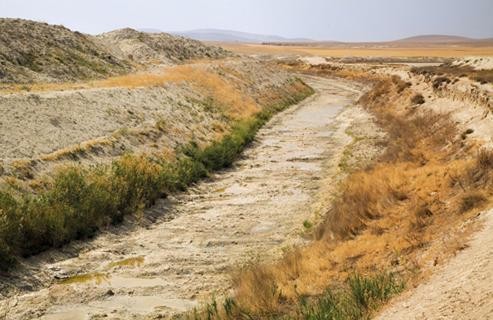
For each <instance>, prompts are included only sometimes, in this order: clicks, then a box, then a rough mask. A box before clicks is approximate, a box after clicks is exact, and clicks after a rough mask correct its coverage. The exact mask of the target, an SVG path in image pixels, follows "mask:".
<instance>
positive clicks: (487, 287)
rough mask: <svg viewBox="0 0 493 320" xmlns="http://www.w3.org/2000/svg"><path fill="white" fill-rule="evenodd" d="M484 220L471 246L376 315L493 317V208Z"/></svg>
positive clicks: (395, 316)
mask: <svg viewBox="0 0 493 320" xmlns="http://www.w3.org/2000/svg"><path fill="white" fill-rule="evenodd" d="M481 220H483V222H484V224H485V225H484V228H483V229H482V230H481V231H480V232H478V233H477V234H476V235H475V236H474V239H473V240H472V241H471V242H470V243H469V247H468V248H466V249H465V250H463V251H461V252H460V253H459V254H458V255H457V256H456V257H454V258H453V259H452V260H451V261H450V262H449V263H447V264H446V265H444V266H443V267H442V268H441V269H440V270H438V271H436V272H435V274H434V275H433V276H432V277H431V279H429V281H427V282H426V283H424V284H422V285H420V286H419V287H417V288H416V289H415V290H413V291H411V292H410V293H408V294H406V295H404V296H403V297H401V298H399V299H398V300H397V301H396V303H395V304H394V305H392V306H391V307H389V308H388V309H387V310H385V311H384V312H383V313H382V314H381V315H380V316H379V317H377V319H382V320H383V319H395V320H400V319H457V320H463V319H464V320H465V319H471V320H473V319H493V290H492V289H491V282H490V281H489V280H491V279H493V247H492V246H491V244H492V243H493V211H491V210H490V211H488V212H486V213H484V214H483V215H482V216H481Z"/></svg>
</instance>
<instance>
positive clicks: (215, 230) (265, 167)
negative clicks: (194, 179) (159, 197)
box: [0, 78, 362, 319]
mask: <svg viewBox="0 0 493 320" xmlns="http://www.w3.org/2000/svg"><path fill="white" fill-rule="evenodd" d="M309 81H310V84H311V85H312V86H313V87H314V88H315V89H316V90H317V91H318V93H317V94H316V95H315V96H314V97H312V98H310V99H308V100H307V101H305V102H303V103H302V104H300V105H299V106H297V107H293V108H291V109H289V110H287V111H286V112H284V113H282V114H280V115H278V116H276V117H275V118H274V119H273V120H272V121H271V122H270V123H269V124H268V125H267V126H266V127H265V128H264V129H262V130H261V131H260V132H259V135H258V139H257V141H256V142H255V143H254V145H253V146H252V148H250V149H248V150H247V151H246V152H245V154H244V157H243V159H242V160H240V161H239V162H238V163H237V164H236V166H235V167H234V168H233V169H231V170H229V171H225V172H222V173H219V174H217V175H216V176H215V177H213V179H211V180H210V181H207V182H204V183H201V184H199V185H198V186H196V187H195V188H194V189H193V190H191V191H189V192H188V193H187V194H183V195H180V196H178V197H177V198H173V199H168V200H166V201H163V202H161V203H159V204H158V205H157V206H156V207H154V208H152V209H151V210H149V211H150V212H148V216H150V217H154V218H155V219H157V222H156V223H151V224H146V227H137V226H135V223H129V222H127V223H126V224H125V225H124V226H123V227H121V228H118V229H117V230H115V231H113V232H108V233H106V234H103V235H101V236H99V237H98V238H97V239H95V240H94V241H92V242H91V243H89V244H74V245H71V246H70V247H68V248H64V249H63V250H58V251H52V252H48V253H45V254H43V255H40V256H38V257H35V258H32V259H31V260H29V261H26V262H25V267H26V268H25V269H24V270H23V271H20V272H18V274H14V275H13V277H12V278H11V280H10V281H11V282H12V283H11V285H13V286H14V287H15V288H16V289H15V290H17V293H14V295H13V296H11V297H10V298H7V299H4V300H2V301H1V302H0V314H2V311H3V313H5V314H6V319H38V318H41V319H98V318H102V317H104V318H105V319H130V318H131V319H148V318H154V317H156V316H159V315H164V316H166V315H170V314H173V313H177V312H183V311H185V310H188V309H190V308H192V307H194V306H197V305H198V304H199V303H200V302H203V301H204V300H205V301H207V300H208V299H210V297H211V294H212V293H217V294H219V295H220V294H221V293H224V292H226V291H227V290H228V288H229V286H230V284H229V274H230V272H231V271H232V270H233V269H234V268H235V267H236V266H238V265H239V264H241V263H243V262H247V261H251V260H252V259H254V258H256V257H260V258H261V259H272V258H275V257H278V256H279V255H280V254H281V253H282V250H283V248H286V247H288V246H291V245H296V244H300V243H302V242H303V238H302V237H300V233H301V232H302V224H303V221H304V220H305V219H309V218H311V216H312V214H313V211H312V209H313V200H314V199H315V198H316V196H317V191H319V190H320V188H321V184H322V183H321V181H322V179H326V178H327V176H328V175H329V174H330V173H331V172H334V166H336V165H337V163H338V161H334V158H337V157H340V156H341V153H342V151H343V149H344V147H345V145H346V144H348V143H350V142H351V141H352V139H351V138H349V137H348V136H345V135H344V134H341V132H344V130H345V128H346V127H347V126H348V122H350V121H352V120H351V119H353V117H351V115H350V114H348V112H349V113H350V112H353V113H354V115H356V118H357V117H358V116H359V118H362V116H361V115H362V111H361V110H360V109H358V108H346V109H345V111H344V112H343V113H341V111H342V110H343V107H344V106H346V105H350V104H351V103H352V101H354V100H355V99H356V98H357V96H358V95H359V94H360V92H359V91H358V90H357V89H356V88H353V87H351V86H350V85H348V84H347V83H345V82H341V81H336V80H327V79H323V80H322V79H314V78H311V79H309ZM338 115H344V116H343V117H338ZM325 182H326V180H325ZM46 285H47V286H46ZM15 290H14V291H15ZM11 293H12V291H11Z"/></svg>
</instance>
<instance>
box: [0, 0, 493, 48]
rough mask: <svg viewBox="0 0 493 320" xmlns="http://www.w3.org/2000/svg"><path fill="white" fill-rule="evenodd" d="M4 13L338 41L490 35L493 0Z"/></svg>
mask: <svg viewBox="0 0 493 320" xmlns="http://www.w3.org/2000/svg"><path fill="white" fill-rule="evenodd" d="M0 17H11V18H24V19H31V20H37V21H44V22H48V23H51V24H62V25H64V26H66V27H68V28H70V29H72V30H77V31H80V32H85V33H90V34H97V33H102V32H106V31H111V30H114V29H118V28H123V27H131V28H153V29H159V30H162V31H186V30H193V29H204V28H206V29H210V28H215V29H228V30H237V31H244V32H252V33H260V34H271V35H279V36H285V37H292V38H295V37H296V38H297V37H303V38H310V39H314V40H337V41H383V40H395V39H399V38H403V37H408V36H414V35H421V34H447V35H460V36H468V37H473V38H490V37H493V0H405V1H404V0H161V1H158V0H0ZM0 32H1V30H0Z"/></svg>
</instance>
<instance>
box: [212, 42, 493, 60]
mask: <svg viewBox="0 0 493 320" xmlns="http://www.w3.org/2000/svg"><path fill="white" fill-rule="evenodd" d="M220 45H221V46H222V47H223V48H224V49H226V50H230V51H233V52H236V53H244V54H293V55H305V56H306V55H308V56H322V57H401V58H405V57H437V58H439V57H441V58H452V57H464V56H491V55H493V47H472V46H470V47H469V46H458V47H454V46H443V47H425V46H423V47H416V48H405V47H403V48H371V47H370V48H368V47H366V48H356V47H353V48H351V47H343V48H338V47H312V46H274V45H261V44H236V43H235V44H231V43H220Z"/></svg>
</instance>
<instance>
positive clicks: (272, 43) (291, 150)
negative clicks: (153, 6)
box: [0, 18, 493, 320]
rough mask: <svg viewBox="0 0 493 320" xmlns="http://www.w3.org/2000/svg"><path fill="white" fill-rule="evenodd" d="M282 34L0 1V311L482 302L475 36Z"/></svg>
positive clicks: (483, 225)
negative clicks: (166, 24)
mask: <svg viewBox="0 0 493 320" xmlns="http://www.w3.org/2000/svg"><path fill="white" fill-rule="evenodd" d="M187 35H190V36H192V35H195V36H197V35H199V36H200V37H205V36H206V35H209V36H211V35H212V36H214V37H219V36H221V37H223V38H224V39H226V40H228V39H229V38H227V37H232V38H234V39H250V41H246V40H244V41H242V42H241V41H238V40H231V39H229V40H228V41H226V40H223V41H218V40H214V39H215V38H214V37H213V38H212V40H210V39H209V40H207V39H205V41H199V40H193V39H191V38H187ZM235 37H236V38H235ZM242 37H243V38H242ZM246 37H252V38H246ZM251 39H253V40H251ZM255 39H257V40H256V41H254V40H255ZM258 39H267V40H266V41H260V40H258ZM276 39H278V40H276ZM279 39H280V40H279ZM283 39H284V38H282V37H275V36H263V35H258V34H248V33H242V32H234V31H223V30H219V31H218V30H215V29H212V30H209V29H206V30H195V31H193V32H192V31H190V32H188V33H180V34H179V33H164V32H161V31H159V30H154V29H142V30H140V29H139V30H137V29H132V28H123V29H117V30H113V31H108V32H104V33H98V34H86V33H81V32H78V31H74V30H72V29H70V28H67V27H64V26H63V25H57V24H49V23H44V22H37V21H32V20H26V19H12V18H0V114H1V116H0V320H3V319H5V320H10V319H16V320H17V319H19V320H21V319H22V320H23V319H44V320H60V319H62V320H63V319H84V320H86V319H91V320H96V319H194V320H195V319H207V320H211V319H214V320H223V319H224V320H228V319H231V320H232V319H306V320H318V319H331V320H349V319H351V320H355V319H396V320H400V319H457V320H458V319H461V320H462V319H493V291H492V290H491V285H490V283H491V282H492V281H493V236H492V235H493V233H492V230H493V209H492V208H493V42H492V41H491V39H472V38H465V37H458V36H456V37H453V36H437V35H431V36H418V37H412V38H406V39H403V40H398V41H390V42H364V43H363V42H362V43H356V42H354V43H349V42H347V43H342V42H328V41H327V42H313V41H308V40H303V39H302V40H303V41H301V42H297V41H300V40H299V39H293V40H291V41H289V39H287V40H286V41H283ZM295 40H296V41H295ZM262 42H264V44H263V43H262Z"/></svg>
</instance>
